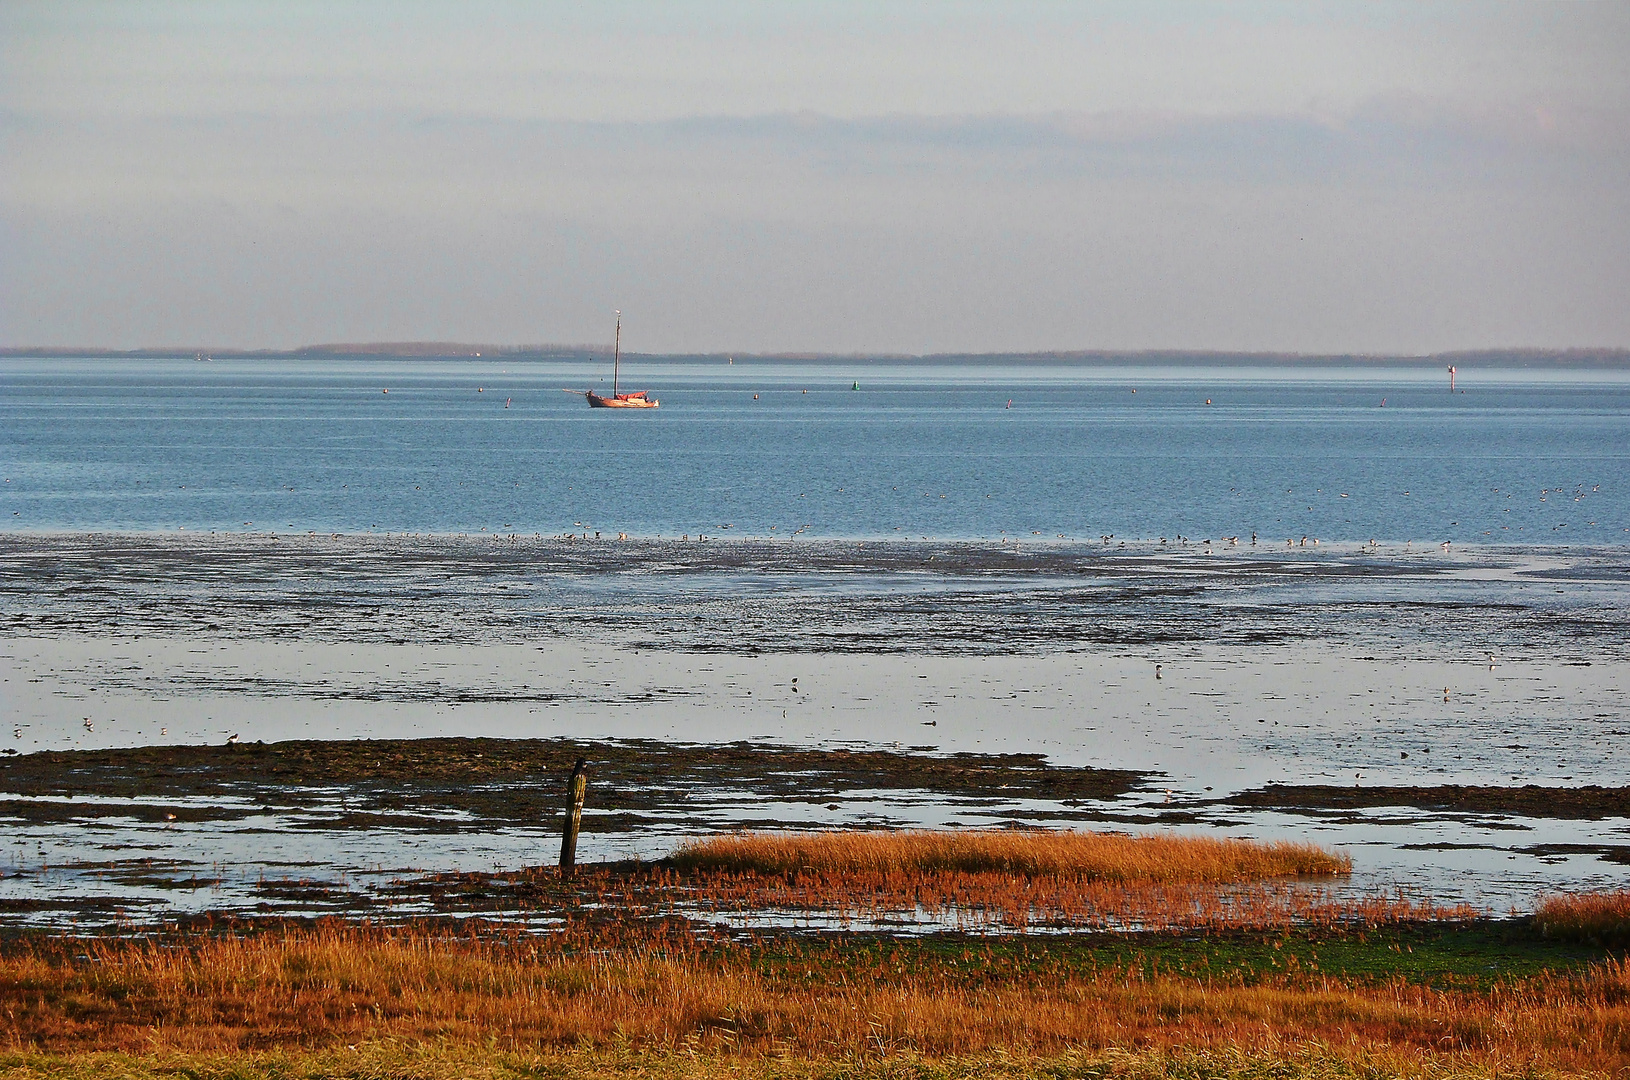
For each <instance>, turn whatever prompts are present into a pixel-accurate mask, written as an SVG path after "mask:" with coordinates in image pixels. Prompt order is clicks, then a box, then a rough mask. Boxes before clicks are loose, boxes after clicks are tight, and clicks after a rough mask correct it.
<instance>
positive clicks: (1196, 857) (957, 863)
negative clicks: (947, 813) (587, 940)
mask: <svg viewBox="0 0 1630 1080" xmlns="http://www.w3.org/2000/svg"><path fill="white" fill-rule="evenodd" d="M673 861H674V862H675V863H676V864H677V865H678V866H680V867H682V868H685V869H692V870H704V871H710V872H716V873H732V874H797V873H801V872H813V873H818V874H825V875H834V876H836V875H841V876H868V875H886V874H892V873H906V874H916V875H931V874H1006V875H1015V876H1019V877H1025V878H1042V877H1052V878H1069V879H1073V880H1076V881H1101V882H1117V883H1139V884H1154V883H1167V882H1205V883H1209V884H1219V883H1223V882H1239V881H1260V880H1262V879H1264V878H1274V877H1312V876H1325V877H1329V876H1333V875H1337V874H1347V873H1351V872H1352V868H1353V861H1352V859H1351V858H1350V857H1349V856H1346V855H1338V854H1333V853H1331V852H1329V851H1326V850H1324V849H1323V848H1320V847H1318V846H1316V845H1314V844H1302V843H1293V842H1289V841H1278V842H1275V843H1259V842H1256V841H1250V840H1230V839H1224V838H1217V837H1206V836H1170V835H1156V836H1128V835H1125V834H1123V833H1091V832H1043V831H1034V830H1023V831H1002V832H990V831H979V832H941V831H927V830H909V831H903V832H825V833H734V834H732V835H729V836H715V837H709V838H707V839H705V840H695V841H691V842H689V843H686V844H685V845H684V846H682V847H681V848H680V849H679V851H678V853H677V854H676V855H675V856H674V858H673Z"/></svg>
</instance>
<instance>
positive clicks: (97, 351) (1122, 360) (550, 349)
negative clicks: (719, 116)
mask: <svg viewBox="0 0 1630 1080" xmlns="http://www.w3.org/2000/svg"><path fill="white" fill-rule="evenodd" d="M610 352H611V346H610V344H606V345H603V346H601V345H466V344H460V343H455V342H381V343H363V344H334V345H308V346H303V347H301V348H298V349H223V348H198V347H186V348H182V347H166V348H142V349H109V348H95V347H87V348H67V347H62V346H17V347H10V348H0V359H31V360H53V359H62V360H69V359H72V360H192V359H197V358H211V359H217V360H438V361H448V360H487V361H492V360H534V361H535V360H559V361H585V360H592V359H603V358H604V355H605V354H609V353H610ZM625 355H627V356H629V357H631V358H635V359H638V361H639V362H640V363H642V364H697V363H719V364H724V363H728V362H731V361H735V362H740V363H754V364H806V365H807V364H832V365H842V366H844V367H846V368H850V369H852V368H854V367H855V366H856V365H871V364H890V365H915V364H920V365H924V366H929V365H945V364H959V365H975V366H978V365H992V366H995V365H1005V366H1013V365H1038V366H1039V365H1048V366H1059V365H1065V366H1076V367H1118V366H1128V365H1166V366H1193V367H1303V368H1318V367H1354V366H1357V367H1420V366H1425V365H1436V366H1447V365H1450V364H1453V365H1456V366H1466V367H1484V368H1531V369H1553V370H1587V371H1588V370H1620V369H1630V349H1607V348H1576V349H1526V348H1508V349H1471V350H1461V351H1456V352H1441V353H1430V354H1426V355H1419V356H1412V355H1402V354H1365V353H1276V352H1222V351H1205V350H1197V351H1185V350H1179V349H1148V350H1125V351H1120V350H1107V349H1092V350H1075V351H1053V352H1011V353H928V354H924V355H910V354H894V353H874V354H868V353H815V352H810V353H745V352H738V353H724V352H712V353H634V352H628V353H625Z"/></svg>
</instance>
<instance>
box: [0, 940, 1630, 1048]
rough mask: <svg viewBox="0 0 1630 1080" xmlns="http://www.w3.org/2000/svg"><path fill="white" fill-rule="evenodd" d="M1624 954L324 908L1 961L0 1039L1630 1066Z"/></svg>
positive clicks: (40, 1044) (76, 1044)
mask: <svg viewBox="0 0 1630 1080" xmlns="http://www.w3.org/2000/svg"><path fill="white" fill-rule="evenodd" d="M1627 1002H1630V968H1627V966H1626V965H1625V964H1623V963H1618V962H1608V963H1603V964H1600V965H1598V966H1596V967H1594V968H1592V969H1590V970H1589V971H1588V972H1586V973H1584V974H1582V975H1543V976H1536V977H1532V978H1526V979H1517V980H1511V981H1508V982H1505V983H1502V984H1499V985H1498V986H1496V987H1495V988H1494V989H1493V990H1485V989H1479V988H1477V987H1476V986H1472V985H1469V984H1461V985H1459V986H1425V985H1418V984H1412V983H1406V982H1404V981H1402V980H1392V981H1379V982H1374V981H1367V980H1354V981H1351V982H1344V981H1342V980H1340V979H1334V978H1330V977H1327V976H1323V975H1320V974H1317V973H1314V972H1309V971H1301V972H1299V973H1295V974H1282V975H1279V976H1276V977H1274V978H1272V979H1270V980H1268V981H1266V982H1263V983H1251V982H1247V981H1245V980H1243V979H1240V978H1236V977H1232V976H1227V975H1218V976H1216V977H1211V976H1203V975H1198V976H1197V975H1193V974H1188V975H1183V974H1171V975H1168V974H1146V973H1144V972H1143V971H1142V970H1141V969H1136V968H1134V969H1127V968H1122V967H1119V966H1112V967H1086V968H1083V967H1081V966H1080V965H1079V964H1076V963H1074V962H1072V961H1069V960H1068V959H1067V958H1065V957H1064V956H1063V955H1062V954H1052V953H1037V954H1032V953H1028V952H1027V953H1025V954H1023V955H1022V956H1021V955H1019V954H991V953H989V952H985V953H983V954H981V952H980V950H979V947H978V946H970V948H969V950H967V951H965V952H964V953H963V954H961V955H960V956H958V955H957V954H956V953H951V954H949V955H939V954H932V955H927V954H920V953H919V954H907V953H905V952H903V951H900V950H890V949H887V948H881V949H873V950H860V951H856V950H852V949H845V948H843V947H841V946H834V945H826V944H818V945H805V946H802V947H798V946H788V947H786V948H783V949H782V950H781V951H779V952H777V953H774V954H773V955H769V954H765V953H762V952H759V951H756V950H754V949H751V948H743V947H738V946H728V945H723V946H721V945H713V946H702V945H699V944H698V943H696V942H695V941H693V940H692V939H690V938H689V937H686V936H683V935H674V936H666V935H664V934H662V933H661V932H659V931H654V930H653V931H648V932H646V933H645V935H644V936H643V938H641V939H637V940H633V941H623V942H620V943H619V942H613V941H609V940H606V939H597V938H593V937H589V936H585V935H582V934H577V933H566V934H561V935H557V936H554V937H549V938H525V937H517V938H507V939H504V938H498V937H497V936H466V937H459V938H453V937H446V936H441V935H438V934H436V933H432V932H429V931H425V930H416V929H409V928H404V929H397V930H384V929H369V928H360V927H355V926H345V925H335V926H327V927H320V928H317V929H307V930H285V931H277V932H267V933H263V934H261V935H258V936H253V937H249V938H223V937H209V938H199V939H183V940H181V941H179V942H172V943H170V944H158V943H141V942H134V941H93V942H89V943H85V942H79V943H65V944H62V945H52V944H47V943H37V944H35V945H33V946H30V947H27V948H19V947H18V946H15V945H13V946H10V947H9V952H8V953H7V954H6V955H0V1044H9V1045H10V1046H12V1047H14V1048H18V1047H30V1046H32V1047H36V1048H41V1049H47V1050H55V1051H76V1050H77V1051H83V1050H122V1051H131V1052H143V1053H154V1052H168V1051H185V1052H189V1053H217V1052H226V1051H235V1050H245V1049H267V1048H275V1047H322V1046H343V1045H348V1044H356V1043H360V1042H389V1043H391V1044H393V1045H394V1044H408V1045H417V1044H423V1043H439V1044H443V1045H477V1046H494V1047H497V1048H500V1049H511V1050H524V1049H529V1048H539V1047H568V1048H569V1047H596V1046H598V1047H633V1048H637V1049H643V1050H651V1051H657V1052H662V1051H666V1052H688V1051H700V1052H708V1053H715V1054H728V1055H744V1056H747V1057H756V1056H761V1055H792V1056H795V1057H813V1058H824V1059H845V1058H850V1059H852V1058H857V1057H866V1056H869V1055H870V1056H876V1055H895V1054H922V1055H930V1056H945V1055H975V1054H987V1053H996V1052H1011V1053H1015V1054H1027V1053H1030V1054H1057V1053H1063V1052H1066V1051H1079V1052H1094V1053H1096V1052H1101V1051H1103V1050H1104V1049H1105V1048H1113V1047H1125V1048H1144V1049H1151V1048H1152V1049H1160V1048H1173V1049H1180V1050H1181V1051H1182V1052H1183V1053H1194V1052H1201V1051H1206V1050H1208V1049H1210V1050H1218V1051H1227V1052H1232V1053H1243V1054H1251V1053H1257V1052H1263V1053H1269V1054H1279V1053H1283V1052H1285V1051H1286V1049H1287V1048H1291V1047H1296V1046H1306V1045H1318V1046H1322V1047H1327V1048H1339V1049H1340V1050H1341V1052H1342V1053H1343V1054H1353V1055H1357V1056H1363V1055H1368V1054H1371V1053H1376V1054H1383V1055H1384V1054H1393V1055H1397V1054H1402V1055H1405V1056H1406V1057H1409V1058H1411V1059H1414V1060H1418V1061H1426V1060H1431V1061H1439V1062H1449V1063H1451V1064H1453V1063H1455V1062H1459V1063H1461V1064H1462V1065H1467V1064H1479V1063H1480V1065H1487V1064H1488V1063H1490V1062H1495V1063H1500V1064H1506V1065H1518V1066H1521V1065H1540V1066H1544V1067H1559V1068H1561V1067H1566V1068H1575V1067H1577V1068H1587V1067H1588V1068H1596V1069H1602V1070H1606V1071H1611V1070H1614V1069H1617V1068H1619V1067H1622V1066H1627V1065H1630V1006H1627Z"/></svg>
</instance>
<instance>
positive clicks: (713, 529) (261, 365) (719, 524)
mask: <svg viewBox="0 0 1630 1080" xmlns="http://www.w3.org/2000/svg"><path fill="white" fill-rule="evenodd" d="M635 367H636V370H635V371H634V373H633V377H632V380H631V387H632V388H635V389H644V388H649V389H650V390H651V391H652V394H653V396H656V397H659V398H660V399H661V400H662V407H661V409H659V410H656V411H651V412H641V413H620V412H612V411H608V410H590V409H588V408H587V407H586V405H585V403H584V402H583V400H582V398H581V397H571V396H568V395H566V394H563V393H561V392H560V388H561V387H562V386H579V387H583V386H591V385H599V384H600V381H601V375H602V373H599V372H596V371H592V370H585V368H584V367H582V366H581V365H572V366H563V365H561V364H558V363H517V362H513V361H509V362H487V361H464V362H445V363H444V362H425V361H400V362H398V361H391V362H384V361H348V362H285V361H215V362H213V363H201V362H196V361H193V360H179V361H123V360H120V361H108V360H49V361H46V360H4V361H0V472H3V473H4V483H0V528H5V527H7V526H9V527H10V528H12V529H21V530H58V529H70V530H92V529H97V530H100V529H119V530H167V529H177V528H185V529H189V530H193V529H216V530H238V531H255V532H262V531H285V532H286V531H290V530H296V531H307V530H317V531H323V532H366V531H370V530H380V531H384V530H389V531H403V530H406V531H420V532H478V531H480V530H483V529H485V530H488V531H492V532H502V531H511V530H513V531H517V532H526V533H534V532H541V533H544V534H557V533H565V532H577V533H582V532H583V531H585V530H588V531H590V532H593V531H601V532H604V533H606V534H611V535H614V534H616V533H618V532H627V533H630V534H631V535H636V536H654V535H662V536H677V535H681V534H691V535H695V534H698V533H705V534H707V535H710V536H711V535H725V536H728V535H752V536H787V535H789V534H794V533H799V534H800V535H803V536H827V537H832V536H854V537H907V536H909V537H924V536H926V537H932V538H935V539H958V538H979V537H992V538H993V537H998V536H1003V535H1006V536H1010V537H1019V538H1025V539H1034V538H1036V537H1042V538H1048V539H1053V538H1057V537H1059V536H1061V535H1062V536H1065V537H1068V538H1071V539H1096V538H1097V537H1100V536H1103V535H1113V536H1115V537H1117V538H1121V539H1128V540H1135V539H1157V538H1159V537H1175V536H1178V535H1182V536H1186V537H1189V538H1196V539H1204V538H1214V537H1221V536H1241V537H1246V536H1249V535H1250V534H1251V533H1253V532H1255V533H1258V534H1260V536H1261V537H1262V538H1263V539H1264V541H1265V542H1267V541H1272V542H1277V543H1278V544H1280V545H1281V546H1282V545H1283V543H1284V539H1285V538H1297V539H1299V538H1301V537H1303V536H1310V537H1320V538H1323V539H1324V540H1326V541H1362V540H1369V539H1372V538H1374V539H1379V540H1382V541H1383V542H1389V541H1405V540H1410V541H1416V542H1431V543H1438V542H1441V541H1444V540H1453V541H1456V542H1459V543H1487V542H1496V543H1506V542H1510V543H1524V544H1528V543H1539V544H1554V543H1567V544H1624V543H1627V542H1630V373H1625V372H1594V373H1590V374H1589V375H1586V376H1582V375H1563V374H1557V375H1545V374H1534V373H1527V372H1514V371H1489V372H1481V373H1480V372H1476V371H1471V372H1463V373H1462V375H1461V379H1460V386H1461V387H1462V388H1463V389H1464V391H1465V392H1464V393H1456V394H1452V395H1451V394H1450V393H1449V392H1448V390H1447V386H1446V384H1445V378H1444V376H1443V374H1442V373H1441V372H1440V371H1439V370H1438V369H1437V367H1436V366H1435V365H1434V366H1432V367H1431V369H1430V370H1414V369H1407V368H1397V367H1393V368H1378V369H1374V370H1359V369H1328V368H1327V369H1319V370H1316V371H1311V372H1289V371H1286V370H1284V369H1218V370H1207V369H1202V368H1182V367H1169V368H1153V367H1151V368H1135V367H1128V368H1119V369H1113V370H1110V369H1104V368H1087V367H1080V368H1072V367H1067V366H1059V367H1045V368H1044V367H1034V366H1016V367H1012V368H978V367H973V366H952V365H945V366H930V365H908V364H899V365H890V364H887V363H879V362H862V361H856V362H855V363H854V364H853V365H851V366H844V365H843V364H841V363H838V364H832V363H826V364H808V365H799V364H790V363H774V364H772V363H754V364H746V363H743V364H736V365H725V364H722V363H713V364H705V365H704V364H679V363H654V362H648V363H646V364H644V365H643V366H641V365H636V366H635ZM855 379H859V380H860V382H861V391H860V392H856V391H854V390H853V389H852V388H851V387H852V384H853V382H854V381H855ZM478 388H480V389H479V391H478ZM625 388H629V386H628V385H625ZM387 389H388V390H389V393H382V391H383V390H387ZM1134 389H1136V393H1133V392H1132V391H1133V390H1134ZM754 394H757V395H758V396H757V398H756V399H755V398H754V396H753V395H754ZM1208 398H1209V399H1210V401H1211V404H1209V405H1207V404H1206V400H1207V399H1208ZM1383 398H1385V399H1386V405H1385V407H1384V408H1383V407H1381V405H1380V403H1381V401H1382V399H1383ZM506 400H509V402H510V404H509V407H508V408H506V407H505V402H506ZM1010 401H1011V407H1008V403H1009V402H1010ZM800 530H802V532H801V533H800Z"/></svg>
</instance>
